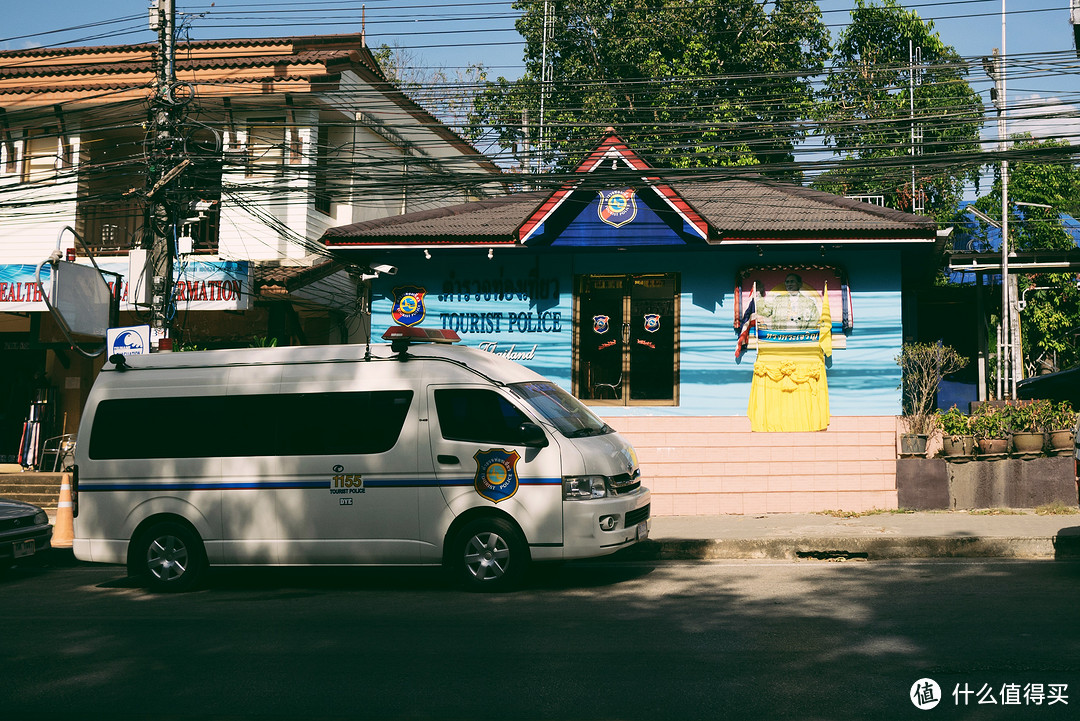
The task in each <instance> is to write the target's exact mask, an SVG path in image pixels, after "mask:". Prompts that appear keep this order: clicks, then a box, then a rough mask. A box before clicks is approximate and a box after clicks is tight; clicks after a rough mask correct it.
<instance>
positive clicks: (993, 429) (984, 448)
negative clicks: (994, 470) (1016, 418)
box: [971, 403, 1013, 458]
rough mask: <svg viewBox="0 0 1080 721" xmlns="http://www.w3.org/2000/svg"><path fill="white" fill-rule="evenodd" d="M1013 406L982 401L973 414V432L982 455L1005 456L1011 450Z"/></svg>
mask: <svg viewBox="0 0 1080 721" xmlns="http://www.w3.org/2000/svg"><path fill="white" fill-rule="evenodd" d="M1012 411H1013V407H1012V406H1010V405H1004V406H994V405H991V404H989V403H981V404H979V406H978V407H976V408H975V411H974V413H972V414H971V432H972V433H973V434H974V435H975V442H976V443H977V444H978V446H979V455H980V456H984V457H985V456H989V457H998V458H1003V457H1005V456H1006V455H1007V453H1008V450H1009V426H1010V423H1011V418H1012Z"/></svg>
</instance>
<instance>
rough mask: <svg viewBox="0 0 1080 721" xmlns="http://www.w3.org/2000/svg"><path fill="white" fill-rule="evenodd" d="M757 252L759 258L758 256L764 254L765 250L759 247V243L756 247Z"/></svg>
mask: <svg viewBox="0 0 1080 721" xmlns="http://www.w3.org/2000/svg"><path fill="white" fill-rule="evenodd" d="M757 254H758V257H759V258H760V257H761V256H763V255H765V251H764V250H762V249H761V246H760V245H759V246H758V247H757Z"/></svg>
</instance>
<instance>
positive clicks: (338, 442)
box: [89, 390, 413, 460]
mask: <svg viewBox="0 0 1080 721" xmlns="http://www.w3.org/2000/svg"><path fill="white" fill-rule="evenodd" d="M412 396H413V393H412V391H408V390H398V391H357V392H344V393H286V394H263V395H234V396H186V397H174V398H122V399H114V400H107V401H102V402H101V403H100V404H99V405H98V407H97V411H96V413H95V414H94V426H93V428H92V429H91V431H90V449H89V455H90V457H91V458H93V459H97V460H113V459H129V458H212V457H237V456H318V455H333V454H368V453H383V452H385V451H388V450H390V449H391V448H393V447H394V445H395V444H396V443H397V441H398V436H400V435H401V429H402V426H404V424H405V417H406V415H407V414H408V412H409V405H410V404H411V403H412Z"/></svg>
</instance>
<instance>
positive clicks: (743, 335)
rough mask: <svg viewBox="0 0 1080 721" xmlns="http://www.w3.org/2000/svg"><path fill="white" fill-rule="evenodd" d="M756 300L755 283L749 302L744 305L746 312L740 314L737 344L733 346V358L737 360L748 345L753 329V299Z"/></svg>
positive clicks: (754, 321) (754, 322) (754, 320)
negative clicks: (740, 320) (740, 321)
mask: <svg viewBox="0 0 1080 721" xmlns="http://www.w3.org/2000/svg"><path fill="white" fill-rule="evenodd" d="M755 298H757V283H755V284H754V285H753V287H752V288H751V289H750V302H749V303H747V304H746V310H744V311H743V314H742V323H741V325H740V326H739V342H738V343H736V344H735V357H736V358H738V357H739V356H740V355H742V354H743V351H745V350H746V346H747V345H748V344H749V343H750V331H751V330H752V329H755V324H756V319H755V318H754V310H755V307H754V299H755Z"/></svg>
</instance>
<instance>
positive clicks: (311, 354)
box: [74, 326, 651, 590]
mask: <svg viewBox="0 0 1080 721" xmlns="http://www.w3.org/2000/svg"><path fill="white" fill-rule="evenodd" d="M383 338H384V339H385V340H389V341H391V343H390V344H389V345H382V344H378V345H375V346H372V347H371V348H369V349H368V350H367V351H366V352H365V351H364V348H363V346H355V345H350V346H304V347H287V348H257V349H242V350H216V351H195V352H184V353H157V354H153V355H136V356H119V355H116V356H113V357H112V358H111V359H110V361H109V362H108V363H106V364H105V367H104V368H103V369H102V372H101V374H100V375H99V377H98V379H97V381H96V382H95V383H94V386H93V389H92V390H91V392H90V396H89V398H88V400H87V403H86V407H85V410H84V412H83V416H82V422H81V426H80V429H79V436H78V437H79V443H78V446H77V448H76V459H75V460H76V463H75V483H74V486H75V487H74V493H75V498H76V503H75V506H76V512H75V516H76V517H75V541H74V552H75V556H76V557H77V558H78V559H80V560H83V561H95V562H104V563H124V564H127V566H128V570H129V573H131V574H132V575H135V576H139V577H141V578H142V579H144V581H145V583H146V585H148V586H149V587H151V588H153V589H155V590H184V589H188V588H191V587H192V586H194V585H195V584H197V583H198V582H199V580H200V578H201V577H202V576H203V575H204V573H205V571H206V569H207V567H208V566H229V565H236V566H253V565H266V566H290V565H333V566H339V565H385V564H388V565H440V564H441V565H445V566H447V567H449V568H451V569H453V570H454V572H455V573H456V574H458V575H459V576H460V577H461V578H462V579H463V580H464V582H465V583H466V584H467V585H469V586H471V587H473V588H477V589H500V588H505V587H507V586H511V585H514V584H515V583H517V582H519V581H520V580H521V578H522V576H523V574H524V573H525V571H526V569H527V567H528V566H529V564H530V562H532V561H547V560H563V559H577V558H589V557H594V556H601V555H604V554H609V553H613V552H614V551H616V550H618V549H620V548H625V547H627V546H630V545H632V544H634V543H637V542H638V541H641V540H642V539H644V538H646V537H647V536H648V534H649V528H650V523H651V519H650V505H649V502H650V493H649V490H648V489H647V488H645V487H643V486H642V485H641V478H640V470H639V468H638V461H637V457H636V455H635V453H634V449H633V448H632V447H631V445H630V444H629V443H628V442H627V441H626V440H624V439H623V438H622V437H621V436H620V435H619V434H618V433H616V432H615V431H614V430H613V429H612V428H611V427H610V426H608V425H607V424H605V423H604V422H603V421H601V420H600V419H599V418H597V417H596V416H595V415H594V414H593V413H592V412H591V411H589V410H588V409H587V408H586V407H585V406H584V405H582V403H581V402H580V401H578V400H577V399H576V398H574V397H573V396H572V395H570V394H569V393H567V392H566V391H564V390H562V389H561V388H560V387H559V386H558V385H556V384H555V383H553V382H551V381H549V380H547V379H546V378H544V377H543V376H541V375H539V374H537V373H534V372H533V371H530V370H528V369H527V368H525V367H524V366H522V365H519V364H518V363H515V362H513V361H510V360H507V359H505V358H500V357H497V356H494V355H492V354H490V353H485V352H483V351H480V350H476V349H472V348H467V347H464V346H460V345H453V341H456V340H458V338H457V334H456V333H454V332H453V331H440V330H425V329H420V328H409V327H405V326H399V327H395V328H391V329H390V330H388V331H387V332H386V333H385V334H384V335H383Z"/></svg>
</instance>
